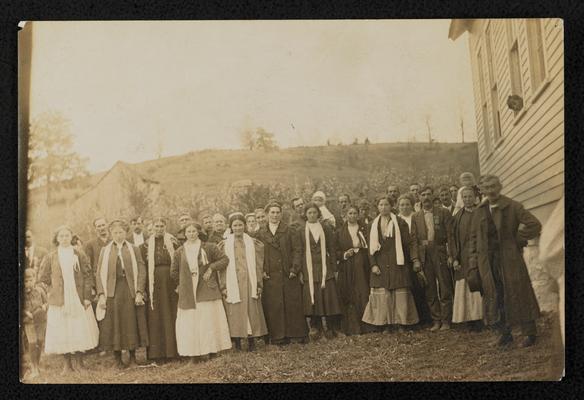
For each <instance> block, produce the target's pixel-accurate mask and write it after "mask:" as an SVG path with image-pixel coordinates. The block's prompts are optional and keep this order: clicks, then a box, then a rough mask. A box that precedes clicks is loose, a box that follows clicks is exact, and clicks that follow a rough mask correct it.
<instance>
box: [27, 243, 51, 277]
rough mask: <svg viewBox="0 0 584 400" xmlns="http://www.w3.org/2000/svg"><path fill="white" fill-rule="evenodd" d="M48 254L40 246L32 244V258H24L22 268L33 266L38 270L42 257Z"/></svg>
mask: <svg viewBox="0 0 584 400" xmlns="http://www.w3.org/2000/svg"><path fill="white" fill-rule="evenodd" d="M47 254H49V251H48V250H47V249H45V248H44V247H41V246H37V245H35V246H34V254H33V255H32V258H29V257H26V256H25V258H24V268H34V269H35V270H37V272H38V270H39V267H40V265H41V263H42V261H43V258H45V256H46V255H47Z"/></svg>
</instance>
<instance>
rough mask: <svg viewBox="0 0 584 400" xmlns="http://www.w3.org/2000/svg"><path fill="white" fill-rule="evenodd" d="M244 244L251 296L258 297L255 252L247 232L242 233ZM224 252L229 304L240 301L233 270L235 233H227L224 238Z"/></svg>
mask: <svg viewBox="0 0 584 400" xmlns="http://www.w3.org/2000/svg"><path fill="white" fill-rule="evenodd" d="M243 243H244V245H245V261H246V262H247V273H248V279H249V281H250V283H251V297H252V298H253V299H257V298H258V279H257V274H256V254H255V245H254V243H253V239H252V238H251V236H249V235H248V234H247V233H244V234H243ZM225 254H226V255H227V257H229V264H228V265H227V272H226V278H225V280H226V286H227V299H226V301H227V302H228V303H230V304H235V303H239V302H241V297H240V296H239V284H238V282H237V272H236V270H235V235H234V234H229V235H227V239H225Z"/></svg>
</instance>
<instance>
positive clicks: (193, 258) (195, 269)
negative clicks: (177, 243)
mask: <svg viewBox="0 0 584 400" xmlns="http://www.w3.org/2000/svg"><path fill="white" fill-rule="evenodd" d="M183 248H184V252H185V258H186V259H187V264H188V266H189V271H191V277H192V280H193V298H194V300H195V308H196V307H197V284H198V283H199V253H201V261H202V262H203V265H206V264H207V263H208V261H207V254H206V253H205V249H203V248H201V240H200V239H197V240H196V241H195V243H194V244H191V243H189V242H188V241H187V242H185V244H183Z"/></svg>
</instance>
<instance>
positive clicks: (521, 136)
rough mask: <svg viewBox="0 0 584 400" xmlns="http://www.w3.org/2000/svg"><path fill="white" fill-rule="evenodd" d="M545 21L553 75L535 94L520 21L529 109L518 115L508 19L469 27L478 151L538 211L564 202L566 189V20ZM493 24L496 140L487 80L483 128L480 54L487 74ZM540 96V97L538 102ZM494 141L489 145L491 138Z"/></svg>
mask: <svg viewBox="0 0 584 400" xmlns="http://www.w3.org/2000/svg"><path fill="white" fill-rule="evenodd" d="M541 22H542V25H541V26H542V36H543V38H544V48H545V62H546V70H547V76H546V80H545V81H544V82H545V83H544V85H543V86H545V89H543V90H541V89H539V88H536V92H537V93H534V92H533V90H532V87H531V86H532V85H531V75H530V71H529V51H528V48H527V46H528V40H527V36H526V34H527V30H526V21H525V20H524V19H518V20H515V22H514V26H515V32H516V35H517V39H518V53H519V65H520V71H521V81H522V91H523V101H524V110H522V111H521V112H520V113H517V115H516V113H514V112H513V111H512V110H510V109H509V108H508V107H507V97H508V96H509V95H510V94H511V78H510V72H509V48H508V40H507V30H506V23H507V22H506V20H502V19H493V20H474V21H473V22H472V24H471V26H470V29H469V48H470V56H471V67H472V76H473V88H474V99H475V115H476V122H477V123H476V126H477V137H478V142H479V143H478V151H479V161H480V169H481V173H482V174H486V173H490V174H495V175H498V176H499V178H500V179H501V182H502V183H503V186H504V189H503V192H504V193H505V194H507V195H508V196H510V197H512V198H513V199H515V200H517V201H520V202H522V203H523V204H524V206H525V207H526V208H527V209H535V208H537V207H541V206H544V205H546V204H549V203H551V202H554V201H556V200H558V199H559V198H560V197H561V196H562V193H563V186H564V47H563V46H564V35H563V24H562V21H561V20H560V19H556V18H547V19H544V20H542V21H541ZM487 26H489V30H490V34H491V43H492V45H491V49H492V54H493V61H492V62H493V70H494V76H495V80H496V83H497V94H498V96H497V97H498V104H499V112H500V124H501V138H500V139H499V140H498V141H495V138H494V137H493V119H492V109H491V105H492V102H491V99H490V96H491V88H490V87H489V85H488V83H487V82H485V95H486V97H487V100H488V101H487V104H488V106H487V107H488V109H487V113H488V115H487V123H488V128H489V132H485V127H484V126H483V115H482V112H483V111H482V106H483V102H484V100H485V99H483V98H482V96H481V93H480V86H479V82H480V81H479V76H478V71H479V68H478V65H477V52H478V50H479V49H480V50H481V57H482V60H483V63H484V65H483V70H484V71H485V74H487V71H488V70H487V68H488V66H487V51H486V45H485V28H486V27H487ZM534 95H537V98H535V99H534ZM485 135H489V137H490V146H487V140H486V136H485Z"/></svg>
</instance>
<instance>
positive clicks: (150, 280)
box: [148, 232, 174, 310]
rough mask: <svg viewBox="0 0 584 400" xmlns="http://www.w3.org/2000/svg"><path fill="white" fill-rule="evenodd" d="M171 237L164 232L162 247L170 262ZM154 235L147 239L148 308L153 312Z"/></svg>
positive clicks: (171, 257) (172, 251) (172, 254)
mask: <svg viewBox="0 0 584 400" xmlns="http://www.w3.org/2000/svg"><path fill="white" fill-rule="evenodd" d="M172 237H173V236H172V235H171V234H170V233H167V232H164V246H165V247H166V250H168V252H169V254H170V261H171V264H172V259H173V258H174V246H173V243H172ZM155 246H156V245H155V235H152V236H150V237H149V238H148V289H149V292H150V307H151V308H152V309H153V310H154V247H155Z"/></svg>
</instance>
